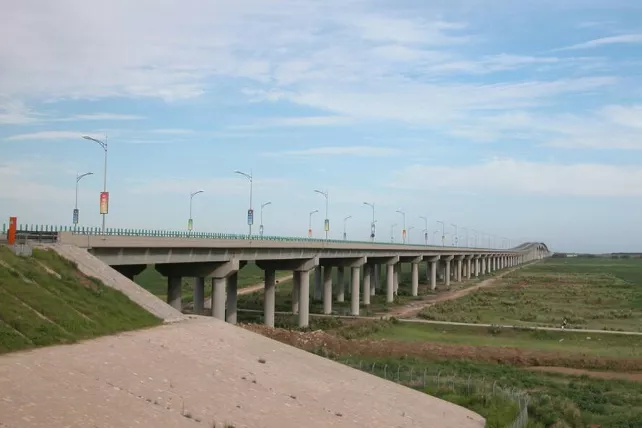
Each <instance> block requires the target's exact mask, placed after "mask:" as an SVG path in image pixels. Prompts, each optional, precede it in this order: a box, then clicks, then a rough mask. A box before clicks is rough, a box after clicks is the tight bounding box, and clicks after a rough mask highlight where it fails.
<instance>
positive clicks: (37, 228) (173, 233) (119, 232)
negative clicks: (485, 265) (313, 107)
mask: <svg viewBox="0 0 642 428" xmlns="http://www.w3.org/2000/svg"><path fill="white" fill-rule="evenodd" d="M18 232H20V233H35V234H38V233H40V234H42V233H43V232H44V233H58V232H71V233H75V234H79V235H97V236H98V235H99V236H104V235H106V236H140V237H161V238H195V239H229V240H255V241H256V240H261V241H277V242H319V243H328V242H329V243H353V244H372V241H370V240H368V241H356V240H341V239H323V238H304V237H293V236H272V235H263V236H261V235H254V234H253V235H251V236H250V235H246V234H235V233H210V232H189V231H177V230H154V229H125V228H106V229H105V231H104V232H103V231H102V230H101V228H99V227H85V226H59V225H47V224H45V225H42V224H40V225H38V224H36V225H33V224H31V225H29V224H20V225H18ZM6 233H7V224H6V223H4V224H3V225H2V234H6ZM374 243H375V244H388V245H390V244H391V243H390V242H387V241H375V242H374ZM394 245H406V246H414V247H425V245H422V244H409V243H407V244H402V243H398V242H395V243H394ZM433 246H434V245H433ZM507 251H512V250H511V249H508V250H507Z"/></svg>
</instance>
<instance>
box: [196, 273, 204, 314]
mask: <svg viewBox="0 0 642 428" xmlns="http://www.w3.org/2000/svg"><path fill="white" fill-rule="evenodd" d="M203 303H205V278H204V277H202V276H199V277H196V278H194V313H195V314H197V315H203Z"/></svg>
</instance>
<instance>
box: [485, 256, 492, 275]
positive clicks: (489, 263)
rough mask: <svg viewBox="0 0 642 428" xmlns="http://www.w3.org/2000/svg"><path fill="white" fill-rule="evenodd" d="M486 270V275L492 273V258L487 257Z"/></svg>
mask: <svg viewBox="0 0 642 428" xmlns="http://www.w3.org/2000/svg"><path fill="white" fill-rule="evenodd" d="M486 270H487V271H488V273H492V272H493V258H492V257H489V258H488V260H487V262H486Z"/></svg>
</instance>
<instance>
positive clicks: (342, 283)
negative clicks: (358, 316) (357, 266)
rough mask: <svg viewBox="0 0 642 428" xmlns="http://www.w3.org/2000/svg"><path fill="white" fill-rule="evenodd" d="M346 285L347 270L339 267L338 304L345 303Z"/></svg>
mask: <svg viewBox="0 0 642 428" xmlns="http://www.w3.org/2000/svg"><path fill="white" fill-rule="evenodd" d="M345 295H346V284H345V269H344V268H343V266H339V267H337V302H345V299H346V297H345Z"/></svg>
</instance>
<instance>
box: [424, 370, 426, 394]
mask: <svg viewBox="0 0 642 428" xmlns="http://www.w3.org/2000/svg"><path fill="white" fill-rule="evenodd" d="M424 389H426V368H425V367H424Z"/></svg>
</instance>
